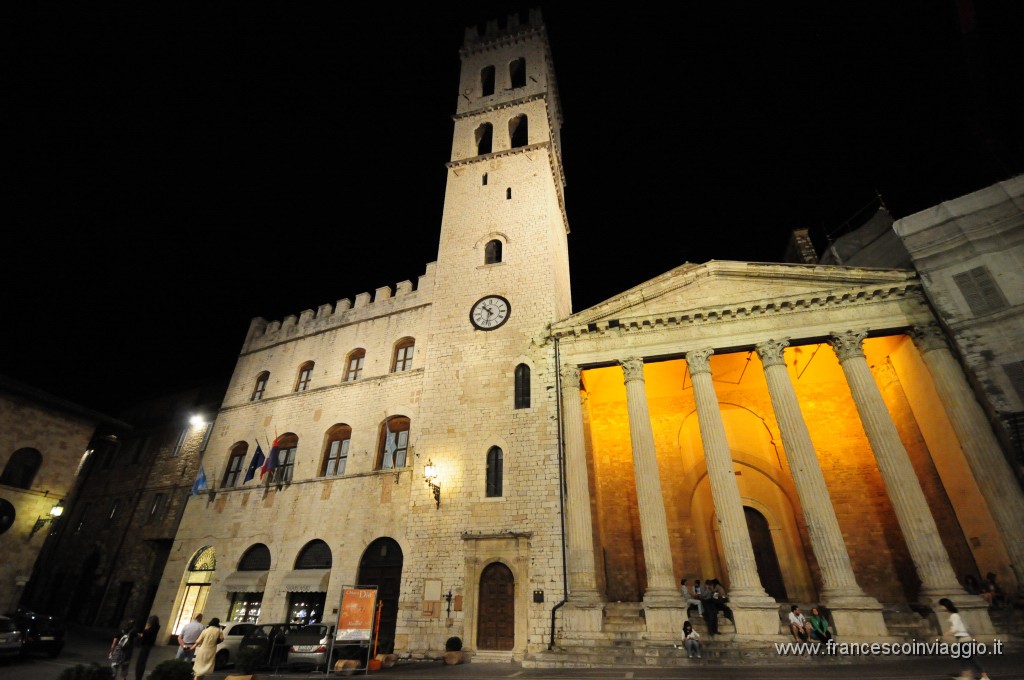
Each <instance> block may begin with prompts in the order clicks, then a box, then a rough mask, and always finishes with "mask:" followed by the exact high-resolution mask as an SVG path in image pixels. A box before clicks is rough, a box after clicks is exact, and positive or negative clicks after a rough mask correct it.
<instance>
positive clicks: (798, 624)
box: [789, 605, 811, 642]
mask: <svg viewBox="0 0 1024 680" xmlns="http://www.w3.org/2000/svg"><path fill="white" fill-rule="evenodd" d="M789 632H791V633H793V637H794V638H796V639H797V640H800V641H801V642H807V639H808V638H809V637H811V624H810V623H808V621H807V617H805V616H804V615H803V613H802V612H801V611H800V607H798V606H797V605H793V606H792V607H790V608H789Z"/></svg>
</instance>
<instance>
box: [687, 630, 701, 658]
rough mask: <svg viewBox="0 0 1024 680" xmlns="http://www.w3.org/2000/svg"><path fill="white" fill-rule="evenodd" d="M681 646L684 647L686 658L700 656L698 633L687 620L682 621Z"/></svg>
mask: <svg viewBox="0 0 1024 680" xmlns="http://www.w3.org/2000/svg"><path fill="white" fill-rule="evenodd" d="M683 647H685V648H686V658H688V659H692V658H693V657H694V656H696V657H697V658H698V659H699V658H700V652H701V644H700V633H698V632H697V631H695V630H694V629H693V624H691V623H690V622H689V621H685V622H684V623H683Z"/></svg>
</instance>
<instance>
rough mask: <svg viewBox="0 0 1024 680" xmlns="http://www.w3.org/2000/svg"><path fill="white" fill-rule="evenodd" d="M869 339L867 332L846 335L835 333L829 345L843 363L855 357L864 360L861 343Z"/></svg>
mask: <svg viewBox="0 0 1024 680" xmlns="http://www.w3.org/2000/svg"><path fill="white" fill-rule="evenodd" d="M866 337H868V332H867V331H846V332H845V333H833V334H832V336H831V337H830V338H829V344H831V345H832V349H833V350H834V351H835V353H836V356H837V357H839V362H840V363H842V362H844V361H846V360H847V359H852V358H854V357H861V358H864V347H863V346H862V344H861V343H863V342H864V338H866Z"/></svg>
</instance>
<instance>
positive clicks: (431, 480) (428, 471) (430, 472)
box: [423, 458, 441, 508]
mask: <svg viewBox="0 0 1024 680" xmlns="http://www.w3.org/2000/svg"><path fill="white" fill-rule="evenodd" d="M423 481H425V482H426V483H427V486H429V487H430V490H431V491H433V492H434V501H435V502H436V503H437V507H438V508H440V507H441V485H440V484H438V483H437V468H435V467H434V464H433V463H432V462H431V461H430V459H429V458H428V459H427V465H426V467H424V468H423Z"/></svg>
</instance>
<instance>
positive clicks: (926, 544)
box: [831, 332, 964, 596]
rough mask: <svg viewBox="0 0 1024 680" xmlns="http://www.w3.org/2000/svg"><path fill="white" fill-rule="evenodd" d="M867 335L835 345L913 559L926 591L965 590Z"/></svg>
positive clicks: (836, 338) (840, 337)
mask: <svg viewBox="0 0 1024 680" xmlns="http://www.w3.org/2000/svg"><path fill="white" fill-rule="evenodd" d="M866 336H867V333H864V332H857V333H854V332H848V333H842V334H836V335H833V336H832V338H831V344H832V348H833V350H834V351H835V353H836V356H837V357H838V358H839V363H840V365H841V366H842V368H843V373H844V374H845V375H846V381H847V383H848V384H849V386H850V392H851V393H852V395H853V403H854V404H855V405H856V407H857V413H858V414H860V420H861V424H862V425H863V427H864V432H865V434H867V437H868V442H869V443H870V444H871V449H872V451H873V452H874V454H875V460H876V462H877V463H878V469H879V471H880V472H881V473H882V479H883V481H884V482H885V488H886V491H887V492H888V496H889V500H890V501H891V502H892V507H893V511H894V512H895V514H896V521H897V522H899V525H900V528H901V529H902V530H903V537H904V539H905V540H906V542H907V549H908V550H909V551H910V558H911V559H912V560H913V561H914V566H915V567H916V568H917V575H918V577H919V578H920V579H921V591H922V594H924V595H926V596H929V595H930V594H934V593H943V594H946V593H963V592H964V590H963V588H962V587H961V586H960V584H959V583H958V582H957V579H956V575H955V574H954V573H953V567H952V565H951V564H950V561H949V554H948V553H947V552H946V548H945V546H944V545H943V544H942V539H941V538H940V535H939V529H938V526H937V525H936V524H935V519H934V518H933V517H932V513H931V510H930V509H929V508H928V501H927V500H926V499H925V496H924V491H923V490H922V489H921V483H920V481H918V479H917V475H916V473H915V472H914V466H913V465H912V464H911V462H910V456H909V455H908V454H907V450H906V448H904V446H903V442H902V441H900V436H899V432H898V431H897V430H896V425H895V423H893V421H892V417H891V416H890V415H889V411H888V409H887V408H886V406H885V400H884V399H883V398H882V392H881V390H880V389H879V388H878V384H877V383H876V382H875V377H874V376H873V375H872V374H871V368H870V367H869V366H868V362H867V359H866V358H865V357H864V350H863V348H862V347H861V343H862V342H863V340H864V338H865V337H866Z"/></svg>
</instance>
